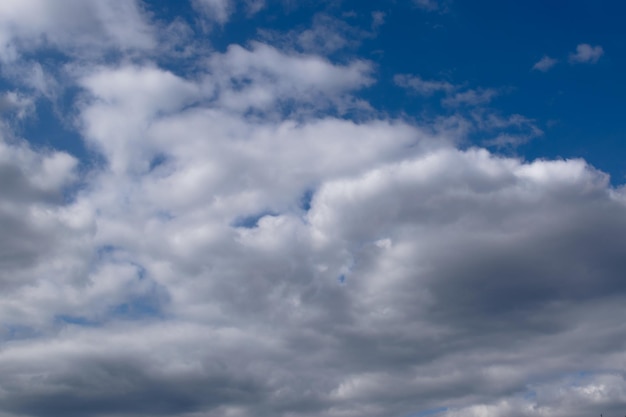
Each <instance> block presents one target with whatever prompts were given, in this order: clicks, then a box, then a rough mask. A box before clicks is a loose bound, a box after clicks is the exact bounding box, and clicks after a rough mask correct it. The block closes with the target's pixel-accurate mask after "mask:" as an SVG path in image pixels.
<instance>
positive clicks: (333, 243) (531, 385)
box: [0, 3, 626, 417]
mask: <svg viewBox="0 0 626 417" xmlns="http://www.w3.org/2000/svg"><path fill="white" fill-rule="evenodd" d="M68 4H69V3H68ZM85 4H87V3H85ZM88 4H91V3H88ZM81 7H91V6H81ZM94 7H95V6H94ZM99 7H100V6H99ZM101 7H104V6H101ZM58 19H60V18H58ZM58 19H57V20H58ZM61 21H62V19H61ZM55 22H57V21H56V20H55ZM57 24H58V22H57V23H54V24H51V25H49V26H45V25H44V26H41V27H42V28H44V29H45V31H46V33H48V32H49V33H51V35H50V36H51V39H55V38H54V36H56V39H57V41H55V42H59V45H61V44H62V42H61V39H64V38H63V36H66V34H65V32H63V31H61V32H59V33H63V36H61V35H55V33H56V32H55V31H56V30H57V26H56V25H57ZM71 28H72V26H71ZM44 29H41V30H44ZM38 30H39V29H38ZM63 42H65V41H63ZM67 42H70V41H69V40H68V41H67ZM76 42H78V43H80V40H77V41H76ZM15 45H16V48H17V47H18V44H17V43H16V44H15ZM68 45H69V44H68ZM72 45H73V44H72ZM28 47H29V46H28V45H27V46H24V48H28ZM100 47H101V48H103V49H100V51H102V50H107V48H109V46H108V45H100ZM68 48H69V46H68ZM25 50H26V49H25ZM16 53H17V54H19V50H17V49H16ZM201 64H202V65H200V64H198V65H197V66H196V67H194V70H193V71H190V73H189V74H186V75H185V74H181V73H175V72H174V71H173V70H167V69H165V68H163V67H161V66H159V65H158V64H157V63H155V62H150V60H149V59H148V58H145V57H144V59H141V60H132V59H130V58H129V59H126V60H122V61H121V63H108V64H107V63H102V62H96V63H93V62H87V63H85V62H80V63H75V67H74V70H73V71H69V73H68V74H69V75H68V76H73V77H75V79H73V81H72V82H74V83H75V87H77V88H79V89H80V90H81V93H80V94H77V95H76V96H73V98H74V99H75V103H74V107H73V108H74V109H75V111H76V112H77V114H74V115H73V119H72V120H74V121H75V125H74V126H75V127H76V129H77V132H78V134H80V135H81V137H82V139H83V140H84V141H85V143H86V144H87V145H88V147H89V149H91V150H92V151H93V152H95V153H96V154H97V155H98V157H100V158H101V161H100V163H98V164H94V166H82V165H79V161H78V160H77V159H76V158H74V157H72V156H70V155H69V154H67V153H64V152H60V151H55V150H45V149H36V148H33V147H32V146H29V145H26V144H25V143H23V142H20V141H17V140H15V139H11V135H10V131H9V128H8V127H7V126H2V128H3V132H4V133H5V136H4V137H3V139H2V141H1V142H0V195H2V199H0V236H2V238H1V239H0V271H1V272H0V285H1V286H2V289H3V291H2V292H1V294H0V322H1V323H2V326H3V327H2V330H1V333H0V337H1V338H2V342H3V345H2V349H0V404H1V405H0V415H2V416H3V417H5V416H7V417H17V416H36V417H46V416H58V415H64V416H96V415H106V416H111V417H117V416H119V417H131V416H133V417H134V416H137V417H139V416H153V415H165V416H180V417H183V416H186V417H189V416H201V415H209V414H210V415H220V416H230V417H252V416H254V417H258V416H261V417H263V416H268V417H269V416H283V417H287V416H290V417H305V416H307V417H309V416H310V417H317V416H329V417H352V416H354V417H377V416H380V415H390V416H406V415H414V414H415V413H419V412H421V411H424V410H433V409H440V408H441V407H445V410H443V409H442V411H441V415H444V416H446V417H448V416H450V417H454V416H457V415H474V416H494V417H496V416H505V415H519V416H525V417H526V416H527V417H535V416H548V415H549V416H560V415H563V416H565V415H569V416H573V417H582V416H587V415H589V413H590V412H591V411H593V410H595V409H597V407H603V409H604V410H610V411H611V412H617V411H618V410H619V409H620V407H623V406H624V404H625V398H626V397H625V395H624V392H625V391H624V381H623V377H624V372H623V367H622V366H621V364H623V363H624V359H625V356H624V353H623V340H624V337H626V326H624V324H623V323H622V322H623V320H622V319H621V318H622V317H623V314H624V307H623V306H624V300H625V299H626V286H625V284H624V282H623V271H624V269H625V268H626V261H624V259H626V256H625V255H626V246H625V244H624V239H623V236H624V235H625V234H626V220H625V219H626V216H625V214H626V195H625V194H624V190H623V189H616V188H613V187H611V186H610V184H609V181H608V177H607V176H606V175H605V174H603V173H602V172H599V171H598V170H596V169H594V168H593V167H591V166H589V165H588V164H587V163H586V162H585V161H583V160H579V159H573V160H536V161H522V160H520V159H516V158H510V157H504V156H500V155H497V154H493V153H490V152H488V151H487V150H485V149H480V148H469V149H464V150H462V149H457V148H456V147H455V146H454V143H456V141H458V140H459V137H458V132H459V130H460V129H459V128H458V126H457V125H458V124H459V123H460V122H459V119H461V121H463V120H464V121H467V122H468V123H471V124H472V128H475V129H480V130H482V131H486V132H499V131H501V130H508V129H518V130H519V131H520V132H521V133H520V134H531V133H532V132H535V131H534V129H536V127H535V124H534V121H533V120H531V119H528V118H525V117H523V116H521V115H512V116H507V117H503V116H497V115H496V114H495V113H493V112H487V111H478V110H475V111H473V113H471V114H470V115H469V116H468V117H467V118H460V117H459V116H458V115H453V116H451V117H449V118H446V119H445V120H439V121H438V124H436V125H427V124H424V125H417V124H413V123H408V122H406V121H401V120H395V119H393V118H388V117H383V116H381V115H376V114H375V113H373V112H370V113H367V117H363V118H362V119H360V120H352V119H348V118H344V117H341V114H342V109H345V108H355V107H357V108H358V106H359V105H360V104H359V103H358V100H357V99H356V98H355V97H354V92H355V91H358V90H359V89H361V88H364V87H367V86H369V85H371V84H372V83H373V82H374V80H373V69H372V64H371V63H369V62H366V61H361V60H352V61H350V60H348V61H345V62H342V63H337V62H333V61H331V60H329V59H328V58H324V57H321V56H319V55H316V54H314V53H306V54H303V53H295V52H293V51H283V50H280V49H279V48H277V47H275V46H270V45H268V44H263V43H258V42H256V43H254V42H253V43H251V44H249V45H248V46H247V47H243V46H240V45H231V46H230V47H228V49H227V50H226V51H225V52H222V53H219V52H214V53H212V54H211V55H210V56H209V58H208V59H206V60H203V61H202V62H201ZM20 65H21V64H20ZM403 80H404V82H406V84H407V85H410V84H411V83H414V84H415V83H417V84H416V85H418V86H419V88H422V89H426V90H425V91H433V92H434V91H436V90H442V91H444V92H445V93H448V90H450V92H449V95H448V96H447V97H446V98H445V99H444V100H446V99H447V100H450V102H449V103H448V105H450V106H451V108H453V107H454V106H456V105H462V104H480V103H485V102H488V101H489V100H490V99H491V98H492V97H493V96H494V95H495V92H490V91H491V90H461V89H460V88H459V89H458V90H457V89H456V88H458V87H455V89H451V88H449V87H446V86H445V85H443V86H442V85H434V86H431V87H427V86H428V81H424V80H421V79H419V78H417V77H408V76H407V78H405V79H403ZM416 80H419V81H416ZM425 83H426V86H425V85H424V84H425ZM419 88H418V89H419ZM429 88H430V90H429ZM3 103H4V106H5V108H6V111H7V113H8V112H11V111H13V112H18V111H19V109H22V108H28V106H30V104H29V102H28V100H27V99H24V98H22V96H20V95H18V94H17V93H15V94H14V95H12V94H11V93H9V94H7V95H6V96H4V101H3ZM350 106H352V107H350ZM535 133H536V134H539V133H538V132H535ZM581 370H584V371H586V373H585V374H584V375H581V374H580V372H581ZM607 413H608V411H607Z"/></svg>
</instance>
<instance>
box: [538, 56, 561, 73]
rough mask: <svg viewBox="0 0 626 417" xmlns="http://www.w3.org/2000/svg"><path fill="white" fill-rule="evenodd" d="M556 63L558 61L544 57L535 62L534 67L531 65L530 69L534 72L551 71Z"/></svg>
mask: <svg viewBox="0 0 626 417" xmlns="http://www.w3.org/2000/svg"><path fill="white" fill-rule="evenodd" d="M558 62H559V60H558V59H556V58H551V57H549V56H547V55H544V56H543V57H542V58H541V59H540V60H539V61H537V62H535V65H533V68H532V69H533V70H536V71H541V72H547V71H549V70H550V69H552V67H554V66H555V65H556V64H557V63H558Z"/></svg>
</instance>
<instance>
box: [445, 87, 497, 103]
mask: <svg viewBox="0 0 626 417" xmlns="http://www.w3.org/2000/svg"><path fill="white" fill-rule="evenodd" d="M498 94H499V93H498V90H496V89H493V88H476V89H469V90H466V91H462V92H460V93H456V94H454V95H452V96H450V97H446V98H444V99H443V100H441V104H443V105H444V106H446V107H459V106H463V105H468V106H476V105H479V104H487V103H489V102H490V101H491V100H493V99H494V98H495V97H496V96H497V95H498Z"/></svg>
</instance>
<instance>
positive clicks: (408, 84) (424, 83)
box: [393, 74, 456, 96]
mask: <svg viewBox="0 0 626 417" xmlns="http://www.w3.org/2000/svg"><path fill="white" fill-rule="evenodd" d="M393 81H394V82H395V83H396V85H397V86H399V87H403V88H407V89H409V90H411V91H415V92H416V93H418V94H421V95H424V96H430V95H432V94H434V93H436V92H439V91H443V92H446V93H450V92H452V91H454V89H455V88H456V87H455V86H454V85H452V84H450V83H449V82H447V81H432V80H424V79H422V78H421V77H420V76H419V75H409V74H396V75H395V76H394V77H393Z"/></svg>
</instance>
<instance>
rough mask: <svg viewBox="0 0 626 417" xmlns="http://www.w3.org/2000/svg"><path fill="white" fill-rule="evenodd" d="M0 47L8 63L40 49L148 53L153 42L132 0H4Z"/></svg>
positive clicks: (3, 57) (1, 9) (136, 3)
mask: <svg viewBox="0 0 626 417" xmlns="http://www.w3.org/2000/svg"><path fill="white" fill-rule="evenodd" d="M0 45H1V48H0V59H2V60H4V61H7V60H9V61H10V60H15V59H17V58H18V57H19V55H20V54H21V53H22V52H26V51H30V50H32V49H36V48H39V47H41V46H52V47H55V48H59V49H62V50H63V52H65V53H68V52H79V53H80V54H82V55H83V56H84V55H85V54H89V53H93V52H96V51H100V50H101V48H105V47H111V48H115V49H121V50H131V49H146V48H152V47H154V46H155V40H154V33H153V29H152V28H151V27H150V26H149V25H148V24H147V23H146V21H145V17H144V13H143V11H142V9H141V7H140V5H139V4H138V2H137V1H135V0H132V1H125V0H121V1H119V0H114V1H108V2H100V1H93V0H87V1H84V0H59V1H56V2H54V4H53V3H50V2H48V1H45V0H24V1H22V0H19V1H11V0H8V1H3V2H2V4H1V5H0ZM94 48H95V49H94Z"/></svg>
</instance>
